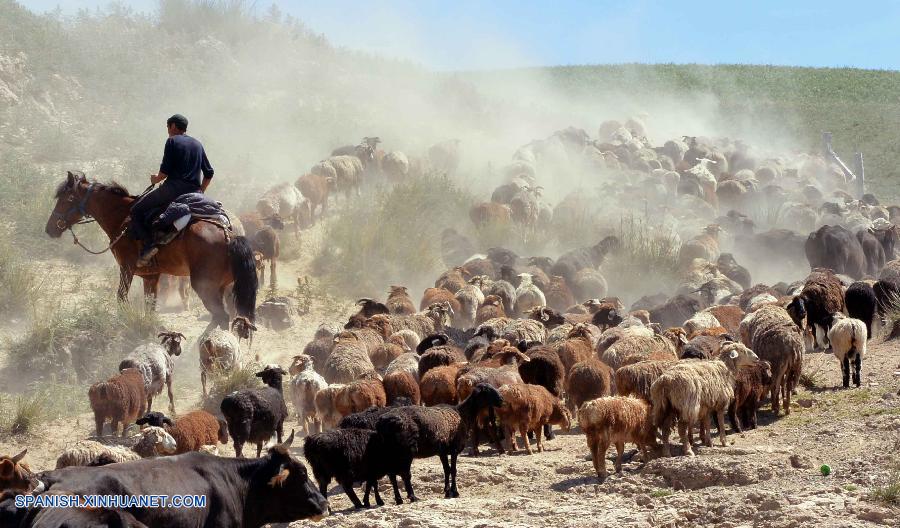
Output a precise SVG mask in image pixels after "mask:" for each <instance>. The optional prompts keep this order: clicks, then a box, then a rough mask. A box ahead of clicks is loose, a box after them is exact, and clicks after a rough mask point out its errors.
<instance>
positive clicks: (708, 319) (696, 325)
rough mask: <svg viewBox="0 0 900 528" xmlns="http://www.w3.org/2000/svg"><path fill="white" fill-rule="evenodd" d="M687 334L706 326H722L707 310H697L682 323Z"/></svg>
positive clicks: (692, 333)
mask: <svg viewBox="0 0 900 528" xmlns="http://www.w3.org/2000/svg"><path fill="white" fill-rule="evenodd" d="M682 326H683V327H684V331H685V332H687V335H689V336H691V335H694V334H695V333H697V332H699V331H700V330H704V329H706V328H715V327H717V326H722V323H720V322H719V320H718V319H716V316H715V315H713V314H711V313H709V312H697V313H695V314H694V315H693V316H692V317H691V318H690V319H688V320H687V321H685V322H684V324H683V325H682Z"/></svg>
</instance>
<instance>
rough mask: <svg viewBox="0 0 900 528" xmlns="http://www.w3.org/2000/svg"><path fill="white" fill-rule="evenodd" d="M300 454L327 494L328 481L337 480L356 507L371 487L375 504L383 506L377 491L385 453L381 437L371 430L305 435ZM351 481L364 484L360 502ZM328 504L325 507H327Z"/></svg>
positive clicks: (347, 430)
mask: <svg viewBox="0 0 900 528" xmlns="http://www.w3.org/2000/svg"><path fill="white" fill-rule="evenodd" d="M303 456H305V457H306V460H307V461H309V465H310V466H311V467H312V472H313V475H315V477H316V481H317V482H318V483H319V491H320V492H321V493H322V495H323V496H325V497H326V498H327V497H328V484H329V483H330V482H331V479H332V478H333V479H334V480H336V481H337V483H338V484H340V485H341V488H343V489H344V493H346V494H347V497H349V498H350V501H351V502H353V506H354V507H356V508H362V507H363V505H365V507H366V508H368V507H369V506H370V504H369V493H370V492H371V491H372V490H374V492H375V503H376V504H377V505H379V506H384V501H383V500H381V495H380V494H379V493H378V479H380V478H381V477H383V476H385V475H386V474H387V472H386V469H385V462H386V461H387V459H388V456H389V455H388V453H387V452H385V450H384V443H383V442H382V439H381V437H380V436H379V435H378V433H376V432H375V431H373V430H371V429H355V428H351V429H332V430H331V431H325V432H323V433H316V434H314V435H311V436H308V437H307V438H306V441H305V442H304V443H303ZM354 482H364V483H365V484H366V491H365V495H364V496H363V501H362V503H360V502H359V497H357V496H356V492H354V490H353V483H354ZM330 509H331V507H330V506H329V510H330Z"/></svg>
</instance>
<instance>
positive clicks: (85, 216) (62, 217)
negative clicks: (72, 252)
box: [53, 182, 155, 255]
mask: <svg viewBox="0 0 900 528" xmlns="http://www.w3.org/2000/svg"><path fill="white" fill-rule="evenodd" d="M154 185H155V184H153V183H151V184H150V186H149V187H147V188H146V189H144V192H142V193H141V194H140V195H139V196H138V197H137V198H136V199H135V201H137V200H140V199H141V198H143V197H144V196H146V195H147V193H148V192H150V191H151V190H152V189H153V187H154ZM92 192H94V184H93V182H92V183H90V184H89V185H88V188H87V192H86V193H84V197H82V198H81V201H79V202H78V203H77V204H76V205H73V206H72V207H70V208H69V210H68V211H66V212H65V213H62V214H61V213H53V214H54V215H56V216H58V217H59V220H57V221H56V225H57V226H59V227H60V228H62V227H65V228H66V229H67V230H68V231H69V233H72V243H73V244H75V245H77V246H78V247H80V248H81V249H83V250H85V251H87V252H88V253H90V254H91V255H102V254H104V253H106V252H107V251H109V250H110V249H112V247H113V246H115V245H116V243H117V242H118V241H119V240H121V239H122V237H123V236H125V232H126V231H128V227H127V224H128V220H129V219H130V218H131V217H130V216H129V217H126V218H125V220H124V221H123V222H122V224H123V225H125V226H126V227H123V228H122V231H121V232H120V233H119V234H118V236H116V238H114V239H112V241H111V242H110V243H109V245H108V246H106V248H105V249H102V250H100V251H93V250H92V249H90V248H88V247H87V246H85V245H84V244H82V243H81V241H80V240H78V235H76V234H75V231H74V230H73V229H72V226H76V225H84V224H92V223H94V222H96V221H97V220H96V219H95V218H94V217H93V216H91V215H90V214H89V213H88V212H87V208H86V206H87V202H88V198H90V196H91V193H92ZM72 198H73V200H72V201H74V196H73V197H72ZM73 212H78V213H80V214H81V216H82V218H81V220H78V221H77V222H75V223H71V224H70V223H69V222H68V221H67V220H66V218H68V217H69V215H70V214H72V213H73Z"/></svg>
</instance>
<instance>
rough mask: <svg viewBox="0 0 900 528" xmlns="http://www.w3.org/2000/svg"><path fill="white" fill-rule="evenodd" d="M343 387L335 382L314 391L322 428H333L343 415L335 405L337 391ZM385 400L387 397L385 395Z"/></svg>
mask: <svg viewBox="0 0 900 528" xmlns="http://www.w3.org/2000/svg"><path fill="white" fill-rule="evenodd" d="M343 389H344V385H343V384H341V383H337V384H334V385H329V386H327V387H325V388H324V389H322V390H320V391H319V392H317V393H316V398H315V402H316V416H317V417H318V419H319V423H321V424H322V430H323V431H325V430H328V429H334V428H335V427H336V426H337V423H338V422H339V421H341V418H342V417H343V416H342V415H341V414H340V413H339V412H338V411H337V407H336V403H337V402H336V398H337V395H338V393H340V392H341V391H342V390H343ZM385 400H387V397H386V396H385Z"/></svg>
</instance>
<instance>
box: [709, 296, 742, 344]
mask: <svg viewBox="0 0 900 528" xmlns="http://www.w3.org/2000/svg"><path fill="white" fill-rule="evenodd" d="M703 311H704V312H709V313H711V314H712V315H713V316H714V317H715V318H716V319H717V320H718V321H719V323H720V324H721V325H722V327H724V328H725V330H727V331H728V333H729V334H731V336H732V337H737V336H739V335H740V327H741V320H742V319H743V318H744V316H745V315H747V314H745V313H744V310H741V307H740V306H735V305H733V304H720V305H717V306H711V307H709V308H707V309H705V310H703Z"/></svg>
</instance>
